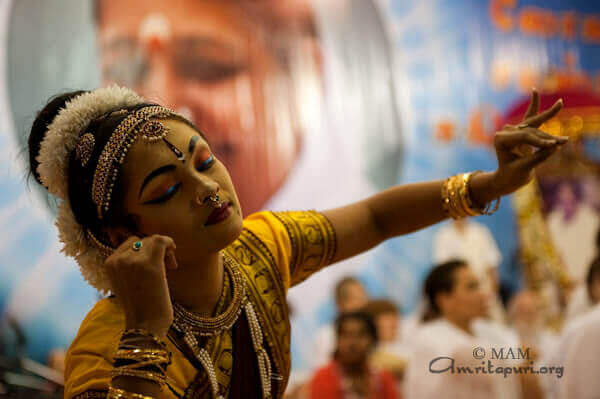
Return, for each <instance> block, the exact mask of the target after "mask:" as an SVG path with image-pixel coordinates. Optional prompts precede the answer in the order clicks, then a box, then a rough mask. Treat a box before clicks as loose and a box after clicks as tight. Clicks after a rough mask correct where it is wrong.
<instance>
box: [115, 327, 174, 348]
mask: <svg viewBox="0 0 600 399" xmlns="http://www.w3.org/2000/svg"><path fill="white" fill-rule="evenodd" d="M140 339H141V340H148V341H152V342H153V343H155V344H156V345H158V346H160V347H161V348H163V349H167V344H166V342H165V341H163V340H162V339H160V338H158V337H157V336H156V335H154V334H152V333H151V332H149V331H147V330H143V329H139V328H137V329H129V330H125V331H124V332H123V334H122V335H121V344H122V345H128V344H130V342H131V341H133V342H138V341H140Z"/></svg>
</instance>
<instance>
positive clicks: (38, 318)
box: [0, 0, 600, 372]
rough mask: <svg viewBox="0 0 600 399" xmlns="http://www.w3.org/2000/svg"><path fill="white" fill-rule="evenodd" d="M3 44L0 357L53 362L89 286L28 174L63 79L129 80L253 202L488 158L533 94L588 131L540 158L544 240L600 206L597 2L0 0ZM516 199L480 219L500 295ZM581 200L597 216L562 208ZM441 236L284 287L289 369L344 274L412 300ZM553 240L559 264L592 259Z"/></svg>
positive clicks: (516, 280) (340, 196) (518, 223)
mask: <svg viewBox="0 0 600 399" xmlns="http://www.w3.org/2000/svg"><path fill="white" fill-rule="evenodd" d="M0 50H1V51H0V57H1V58H0V226H1V227H0V314H1V315H2V320H3V322H2V323H3V324H2V329H1V334H0V338H1V339H0V342H2V343H3V344H2V345H0V353H2V351H5V353H7V354H8V355H11V351H12V352H14V351H15V349H16V348H17V347H19V345H18V344H20V343H22V344H23V345H24V346H23V350H24V351H25V353H26V354H27V355H28V356H30V357H32V358H34V359H36V360H38V361H42V362H45V361H46V358H47V356H48V354H49V353H50V351H51V350H52V349H55V348H66V347H68V345H69V343H70V341H71V340H72V338H73V337H74V335H75V333H76V331H77V328H78V326H79V323H80V322H81V320H82V318H83V317H84V315H85V313H86V312H87V311H88V310H89V308H90V307H91V306H92V304H93V303H94V302H95V301H96V300H97V299H98V296H97V294H96V293H95V292H94V290H93V289H91V288H90V287H88V286H87V285H86V284H85V282H84V281H83V279H82V278H81V277H80V275H79V271H78V268H77V265H76V264H75V263H74V262H73V261H72V260H71V259H67V258H65V257H64V256H63V255H62V254H60V248H61V245H60V243H59V242H58V240H57V235H56V230H55V228H54V226H53V209H54V208H53V204H52V201H51V200H50V199H48V198H46V197H43V196H42V194H41V192H40V191H39V190H38V189H37V188H36V187H35V184H34V183H31V184H29V185H28V184H27V179H26V162H25V158H24V157H23V155H24V154H25V153H24V150H23V148H25V145H26V137H27V135H28V129H29V127H30V125H31V122H32V121H33V119H34V116H35V113H36V111H37V110H39V109H40V108H41V107H42V106H43V104H44V103H45V102H46V101H47V99H48V98H49V97H50V96H52V95H54V94H56V93H59V92H62V91H66V90H69V89H79V88H83V89H90V88H94V87H97V86H101V85H108V84H112V83H118V84H121V85H125V86H128V87H131V88H133V89H135V90H137V91H138V92H139V93H140V94H142V95H144V96H146V97H147V98H149V99H150V100H154V101H157V102H160V103H161V104H164V105H166V106H169V107H171V108H173V109H175V110H177V111H178V112H180V113H182V114H184V115H186V116H187V117H189V118H190V119H191V120H192V121H193V122H194V123H196V124H197V125H198V126H199V127H200V129H202V130H203V131H204V132H205V133H206V136H207V138H208V140H209V142H210V143H211V146H212V147H213V150H214V151H215V153H216V155H217V157H219V158H221V159H222V160H223V162H224V163H225V164H226V165H227V167H228V168H229V171H230V173H231V175H232V179H233V181H234V184H235V186H236V188H237V191H238V195H239V197H240V199H241V202H242V207H243V209H244V212H245V214H246V215H248V214H250V213H252V212H256V211H259V210H262V209H269V210H292V209H307V208H315V209H324V208H330V207H334V206H338V205H343V204H346V203H349V202H352V201H355V200H359V199H361V198H365V197H366V196H369V195H371V194H373V193H375V192H377V191H378V190H381V189H384V188H386V187H389V186H391V185H393V184H397V183H405V182H413V181H421V180H428V179H440V178H445V177H447V176H449V175H451V174H456V173H459V172H463V171H468V170H474V169H487V170H491V169H493V168H495V161H494V159H495V158H494V155H493V154H492V152H491V149H490V145H491V142H492V140H493V132H494V131H495V129H496V128H497V127H498V126H500V125H501V124H503V123H506V122H512V121H514V120H515V115H517V114H518V113H519V112H521V108H522V106H523V104H526V96H527V94H528V92H529V91H530V89H531V88H532V87H537V88H538V89H539V90H540V92H541V93H542V95H543V96H547V98H548V99H553V98H555V97H558V96H562V97H564V98H565V102H566V104H567V109H566V110H565V111H566V112H564V113H563V114H564V115H563V114H561V115H562V116H561V118H562V119H560V120H558V119H557V120H555V121H553V122H552V124H549V125H548V126H545V127H544V128H545V129H547V130H549V131H553V132H555V133H560V134H569V135H572V136H573V137H576V138H578V139H580V140H578V141H577V143H578V144H577V145H576V146H573V148H572V149H571V151H570V152H567V153H568V154H569V156H568V157H567V156H565V157H566V158H564V159H560V160H557V161H556V162H554V163H553V164H552V165H551V166H550V167H549V168H548V170H545V171H544V173H543V174H542V175H541V176H540V182H539V190H538V191H539V192H537V195H538V196H537V197H536V196H534V197H533V198H534V199H535V198H537V199H538V200H539V201H541V202H540V204H539V214H540V217H541V218H542V220H543V221H544V222H545V221H547V225H548V229H547V230H548V234H549V240H552V234H553V233H552V232H553V231H561V229H562V230H564V229H565V228H566V227H565V226H567V227H568V226H578V227H576V228H575V231H577V232H578V234H579V233H581V232H582V231H583V232H585V233H586V234H588V236H589V237H592V235H595V230H594V229H595V228H597V226H596V225H585V223H583V222H584V221H587V220H591V219H593V218H594V217H595V218H596V219H597V210H598V201H597V198H598V196H597V195H595V194H596V193H597V178H596V175H597V166H596V165H597V164H598V163H600V156H599V155H598V154H600V152H599V150H598V148H600V147H598V141H597V139H596V138H595V133H597V132H598V131H600V101H598V97H597V95H598V94H599V93H600V56H599V55H598V54H600V53H599V50H600V5H599V4H597V3H594V2H589V1H584V0H579V1H576V0H572V1H559V0H546V1H537V0H535V1H534V0H519V1H517V0H509V1H507V0H485V1H484V0H477V1H476V0H460V1H458V0H453V1H442V0H423V1H419V2H411V1H400V0H387V1H384V0H380V1H375V0H327V1H324V0H319V1H314V2H312V1H310V0H285V1H283V0H258V1H250V0H248V1H246V0H239V1H233V0H212V1H211V0H202V1H197V0H169V1H167V0H164V1H163V0H157V1H152V2H148V1H142V0H96V1H81V0H60V1H55V2H39V1H36V0H18V1H12V2H11V1H9V0H0ZM569 99H571V100H572V101H571V102H569ZM544 101H546V100H544ZM547 102H550V100H547ZM544 104H545V102H543V103H542V106H545V105H544ZM567 158H568V159H567ZM529 201H530V202H531V199H530V200H529ZM515 203H516V204H517V205H514V206H513V203H511V201H510V200H507V201H504V202H502V204H501V207H500V210H499V212H498V213H497V214H495V215H494V216H493V217H488V218H482V219H481V220H480V222H481V223H483V224H485V225H486V226H488V227H489V228H490V230H491V232H492V233H493V235H494V237H495V238H496V241H497V243H498V246H499V249H500V252H501V255H502V263H501V265H500V280H501V283H502V286H503V289H504V290H505V291H507V292H510V291H514V290H515V289H516V288H517V287H518V286H519V285H520V284H524V281H525V283H531V276H529V275H527V273H524V272H523V270H522V269H521V268H520V267H519V266H517V262H515V259H516V258H519V256H516V255H515V254H516V250H517V248H518V247H523V246H525V247H527V248H529V247H528V245H529V244H528V242H520V240H521V239H524V237H526V234H525V235H524V233H523V228H524V227H525V223H526V221H525V220H524V219H522V218H519V217H517V216H518V215H519V213H518V209H515V206H516V207H518V206H519V205H518V204H522V202H521V203H519V202H518V201H516V202H515ZM580 203H581V204H584V205H585V206H586V207H587V208H586V209H587V210H588V212H589V215H593V216H590V217H587V218H583V219H581V218H579V219H577V218H573V219H572V220H571V219H570V218H569V215H571V214H572V213H571V214H570V213H569V212H570V210H572V208H573V206H575V205H573V204H580ZM557 212H558V214H560V215H562V214H565V215H567V216H565V217H563V218H562V219H561V218H558V217H556V216H553V215H555V214H556V213H557ZM580 219H581V220H580ZM571 221H573V223H571ZM561 223H562V224H561ZM577 223H583V224H580V225H577ZM437 229H438V227H433V228H430V229H427V230H425V231H422V232H420V233H417V234H413V235H410V236H407V237H401V238H398V239H395V240H392V241H390V242H387V243H386V244H384V245H382V246H380V247H378V248H376V249H375V250H373V251H371V252H369V253H367V254H365V255H362V256H360V257H357V258H355V259H352V260H350V261H348V262H346V263H345V264H342V265H339V266H335V267H333V268H331V269H329V270H326V271H324V272H322V273H320V274H319V275H317V276H314V277H312V278H311V279H309V280H308V282H306V283H303V284H302V285H300V286H298V287H296V288H294V289H293V290H291V291H290V295H289V301H290V304H291V306H292V309H293V318H292V326H293V334H292V352H293V356H292V359H293V362H294V363H293V366H294V369H295V370H296V371H298V372H301V371H302V370H303V369H307V368H308V367H311V366H312V365H311V364H310V363H311V359H310V348H311V345H312V344H313V342H312V340H313V338H314V331H315V330H316V329H318V328H319V326H321V325H322V324H325V323H327V322H330V320H331V318H332V317H333V315H334V303H333V299H332V294H331V292H332V288H333V285H334V284H335V282H336V281H337V280H338V279H339V278H341V277H342V276H345V275H349V274H353V275H356V276H358V277H359V278H360V279H361V280H362V281H363V282H364V283H365V285H366V287H367V289H368V291H369V294H370V295H371V296H374V297H388V298H391V299H392V300H393V301H394V302H395V303H397V304H398V305H399V306H400V307H401V308H402V310H403V312H404V313H410V312H411V311H412V310H413V309H414V308H415V307H416V306H417V304H418V303H419V300H420V283H421V281H422V279H423V276H424V274H425V273H426V272H427V271H428V270H429V268H430V267H431V264H432V262H433V258H432V241H433V236H434V234H435V232H436V230H437ZM551 242H552V241H551ZM565 245H568V243H567V244H565ZM561 251H567V250H566V249H564V248H559V247H557V248H556V253H557V254H558V255H557V256H558V257H559V258H560V259H561V262H560V263H561V265H558V266H556V267H559V268H562V269H561V270H562V271H563V272H564V270H565V268H564V264H565V263H569V264H577V262H580V263H581V262H585V261H586V260H581V259H565V257H564V256H561V255H560V254H561ZM563 274H564V273H563ZM561 278H563V279H568V280H570V281H571V280H573V281H576V280H577V279H579V278H580V276H579V275H573V276H566V277H565V276H562V277H561ZM8 320H13V321H16V323H17V324H18V325H19V326H20V328H21V329H22V330H23V335H24V339H23V337H20V336H19V334H15V333H14V329H13V328H10V327H9V324H10V323H9V322H8ZM13 324H14V323H13Z"/></svg>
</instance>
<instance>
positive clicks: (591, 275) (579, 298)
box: [565, 258, 600, 320]
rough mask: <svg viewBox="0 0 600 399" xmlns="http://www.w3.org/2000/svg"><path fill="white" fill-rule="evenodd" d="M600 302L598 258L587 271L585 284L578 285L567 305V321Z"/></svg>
mask: <svg viewBox="0 0 600 399" xmlns="http://www.w3.org/2000/svg"><path fill="white" fill-rule="evenodd" d="M598 302H600V258H596V259H594V261H593V262H592V264H591V265H590V266H589V269H588V271H587V275H586V279H585V284H580V285H579V286H578V287H577V288H576V289H575V291H574V292H573V294H572V295H571V298H570V299H569V302H568V304H567V314H566V316H565V317H566V319H567V320H573V319H574V318H576V317H578V316H581V315H583V314H585V313H587V312H589V311H590V310H591V309H592V308H593V307H594V305H595V304H597V303H598Z"/></svg>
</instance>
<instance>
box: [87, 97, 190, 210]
mask: <svg viewBox="0 0 600 399" xmlns="http://www.w3.org/2000/svg"><path fill="white" fill-rule="evenodd" d="M166 118H175V119H180V120H181V119H183V117H181V116H179V115H178V114H176V113H175V112H173V111H171V110H170V109H168V108H165V107H161V106H159V105H152V106H148V107H144V108H142V109H139V110H137V111H135V112H133V113H131V114H130V115H128V116H127V117H126V118H125V119H123V121H122V122H121V123H120V124H119V125H118V126H117V128H116V129H115V130H114V132H113V134H112V135H111V137H110V139H109V140H108V142H107V143H106V146H104V149H103V150H102V153H101V154H100V158H99V159H98V165H97V166H96V171H95V173H94V180H93V183H92V200H93V201H94V204H95V205H96V209H97V212H98V218H100V219H102V217H103V216H104V215H105V213H106V212H107V211H108V210H109V208H110V201H111V196H112V192H113V190H114V185H115V182H116V180H117V177H118V175H119V171H120V169H121V165H122V164H123V162H124V161H125V157H126V156H127V153H128V152H129V149H130V148H131V146H132V145H133V144H134V143H135V142H136V140H137V139H138V138H139V137H141V138H142V139H143V140H144V141H145V142H147V143H155V142H158V141H164V142H165V143H166V144H167V145H168V146H169V148H170V149H171V151H173V152H175V155H177V158H178V159H181V160H183V154H182V153H181V151H179V150H178V149H177V148H175V146H173V145H172V144H171V143H169V142H168V141H167V140H166V137H167V134H168V133H169V130H168V129H167V127H166V126H165V125H164V124H163V123H161V122H160V121H159V120H157V119H166Z"/></svg>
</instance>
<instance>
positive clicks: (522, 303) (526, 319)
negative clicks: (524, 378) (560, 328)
mask: <svg viewBox="0 0 600 399" xmlns="http://www.w3.org/2000/svg"><path fill="white" fill-rule="evenodd" d="M508 318H509V321H510V324H511V327H512V328H514V329H515V331H516V333H517V334H518V337H519V341H520V342H521V343H523V344H524V346H525V347H526V348H530V349H531V350H532V351H535V352H536V357H538V358H542V359H546V358H548V357H549V356H550V355H551V353H552V352H553V350H554V348H555V347H556V344H557V343H558V335H557V334H556V333H555V332H554V331H553V330H552V329H550V328H549V327H548V326H547V325H545V324H544V322H545V320H544V306H543V303H542V299H541V298H540V296H539V295H538V294H536V293H535V292H533V291H529V290H524V291H521V292H519V293H517V294H515V296H514V297H513V298H511V300H510V302H509V305H508Z"/></svg>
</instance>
